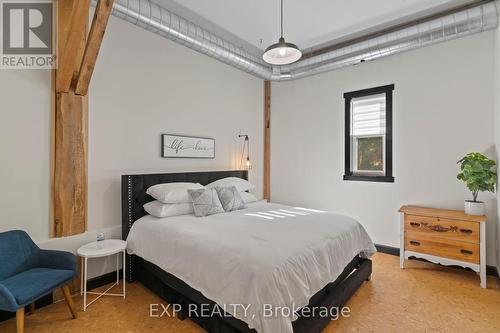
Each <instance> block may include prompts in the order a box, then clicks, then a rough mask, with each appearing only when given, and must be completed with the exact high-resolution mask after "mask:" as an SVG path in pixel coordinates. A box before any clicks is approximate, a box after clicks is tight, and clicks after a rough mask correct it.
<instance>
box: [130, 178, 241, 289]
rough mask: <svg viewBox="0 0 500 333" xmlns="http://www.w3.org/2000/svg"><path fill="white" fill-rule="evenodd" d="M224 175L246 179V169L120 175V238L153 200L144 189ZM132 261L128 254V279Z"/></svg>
mask: <svg viewBox="0 0 500 333" xmlns="http://www.w3.org/2000/svg"><path fill="white" fill-rule="evenodd" d="M226 177H238V178H243V179H246V180H248V171H246V170H235V171H206V172H182V173H160V174H143V175H124V176H122V238H123V239H127V236H128V233H129V231H130V228H132V225H133V224H134V222H135V221H137V220H138V219H139V218H141V217H143V216H144V215H146V214H147V213H146V211H145V210H144V208H143V207H142V206H143V205H144V204H145V203H148V202H150V201H153V200H154V199H153V198H152V197H151V196H149V195H148V194H146V190H147V189H148V188H149V187H150V186H153V185H156V184H163V183H179V182H189V183H200V184H201V185H207V184H209V183H211V182H213V181H215V180H218V179H222V178H226ZM132 261H133V260H132V258H131V256H128V264H127V266H128V272H127V275H128V280H129V281H131V280H133V274H132V264H133V263H132ZM124 272H125V271H124Z"/></svg>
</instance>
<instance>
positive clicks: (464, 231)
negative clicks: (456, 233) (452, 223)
mask: <svg viewBox="0 0 500 333" xmlns="http://www.w3.org/2000/svg"><path fill="white" fill-rule="evenodd" d="M460 232H461V233H463V234H472V230H470V229H460Z"/></svg>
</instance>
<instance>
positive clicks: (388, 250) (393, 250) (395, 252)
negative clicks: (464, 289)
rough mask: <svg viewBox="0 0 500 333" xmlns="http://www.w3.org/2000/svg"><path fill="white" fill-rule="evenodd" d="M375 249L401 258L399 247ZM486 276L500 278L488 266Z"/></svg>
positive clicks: (377, 246)
mask: <svg viewBox="0 0 500 333" xmlns="http://www.w3.org/2000/svg"><path fill="white" fill-rule="evenodd" d="M375 247H376V248H377V251H378V252H380V253H385V254H390V255H393V256H398V257H399V247H394V246H386V245H381V244H375ZM415 259H416V260H423V261H427V260H425V259H421V258H415ZM486 274H487V275H491V276H494V277H496V278H499V277H500V276H499V275H498V270H497V268H496V267H495V266H490V265H486Z"/></svg>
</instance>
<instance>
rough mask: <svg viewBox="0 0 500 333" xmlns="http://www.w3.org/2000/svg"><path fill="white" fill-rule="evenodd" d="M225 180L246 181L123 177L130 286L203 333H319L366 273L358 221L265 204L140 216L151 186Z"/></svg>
mask: <svg viewBox="0 0 500 333" xmlns="http://www.w3.org/2000/svg"><path fill="white" fill-rule="evenodd" d="M230 176H232V177H239V178H244V179H247V177H248V174H247V171H222V172H195V173H175V174H154V175H127V176H123V177H122V191H123V238H124V239H127V242H128V245H127V248H128V251H129V255H128V257H127V267H126V270H125V273H126V275H127V279H128V281H129V282H133V281H135V280H138V281H140V282H141V283H142V284H144V285H145V286H146V287H148V288H149V289H151V290H152V291H153V292H155V293H156V294H158V295H159V296H160V297H162V298H163V299H165V300H166V301H167V302H169V303H171V304H179V305H180V306H181V309H182V310H181V314H180V317H181V319H182V318H184V317H185V316H189V317H190V319H191V320H193V321H194V322H196V323H197V324H198V325H200V326H201V327H202V328H204V329H206V330H207V331H209V332H215V333H236V332H240V333H247V332H259V333H292V332H293V333H299V332H300V333H301V332H304V333H305V332H311V333H312V332H321V330H322V329H323V328H324V327H325V326H326V325H327V324H328V322H329V321H330V320H331V318H330V316H335V315H337V313H336V311H337V309H338V308H339V307H341V306H342V305H344V304H345V302H346V301H347V300H348V299H349V298H350V297H351V295H352V294H353V293H354V292H355V291H356V290H357V289H358V288H359V286H360V285H361V284H362V283H363V281H365V280H368V279H369V277H370V275H371V271H372V267H371V261H370V260H369V257H370V255H371V254H373V253H374V252H375V248H374V246H373V243H372V242H371V240H370V238H369V237H368V235H367V234H366V231H365V230H364V229H363V227H362V226H361V225H360V224H359V223H357V222H356V221H354V220H352V219H350V218H348V217H345V216H341V215H336V214H331V213H327V212H323V211H319V210H312V209H308V208H303V207H289V206H284V205H279V204H275V203H264V202H257V203H253V204H249V205H248V207H247V208H246V209H243V210H238V211H235V212H230V213H224V214H217V215H212V216H208V217H204V218H196V217H194V216H192V215H184V216H179V217H169V218H164V219H158V218H154V217H152V216H149V215H147V214H146V213H145V211H144V210H143V208H142V205H143V204H144V203H147V202H149V201H151V200H153V199H152V198H151V197H149V196H148V195H146V193H145V192H146V189H147V188H148V187H149V186H152V185H155V184H160V183H167V182H199V183H200V184H202V185H206V184H208V183H210V182H212V181H214V180H217V179H221V178H225V177H230ZM332 221H333V223H332ZM205 304H206V305H205ZM202 305H203V306H202ZM283 308H286V310H288V312H286V313H285V315H283V312H282V310H283ZM326 308H328V309H330V311H329V313H328V316H325V314H324V313H321V314H319V312H318V309H326ZM200 309H205V310H200ZM206 309H212V310H213V311H211V310H206ZM332 309H333V311H332ZM221 310H222V311H221ZM290 310H291V311H290ZM276 313H279V315H276ZM312 313H314V314H315V315H312Z"/></svg>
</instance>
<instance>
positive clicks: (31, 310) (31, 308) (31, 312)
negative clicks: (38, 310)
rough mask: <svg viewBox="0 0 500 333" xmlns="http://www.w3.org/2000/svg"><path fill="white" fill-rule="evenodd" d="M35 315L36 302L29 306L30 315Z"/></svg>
mask: <svg viewBox="0 0 500 333" xmlns="http://www.w3.org/2000/svg"><path fill="white" fill-rule="evenodd" d="M33 313H35V302H33V303H31V304H30V305H29V314H30V315H32V314H33Z"/></svg>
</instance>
